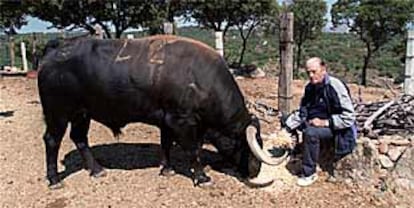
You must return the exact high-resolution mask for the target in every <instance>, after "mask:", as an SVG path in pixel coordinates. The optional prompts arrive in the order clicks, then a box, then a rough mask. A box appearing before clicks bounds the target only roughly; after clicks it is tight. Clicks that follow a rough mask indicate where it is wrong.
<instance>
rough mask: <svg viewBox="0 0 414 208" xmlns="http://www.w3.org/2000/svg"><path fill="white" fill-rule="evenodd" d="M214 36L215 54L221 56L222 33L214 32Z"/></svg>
mask: <svg viewBox="0 0 414 208" xmlns="http://www.w3.org/2000/svg"><path fill="white" fill-rule="evenodd" d="M214 34H215V36H216V51H217V53H219V54H220V55H221V56H223V55H224V47H223V32H221V31H216V32H215V33H214Z"/></svg>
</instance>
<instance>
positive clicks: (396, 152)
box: [388, 147, 405, 162]
mask: <svg viewBox="0 0 414 208" xmlns="http://www.w3.org/2000/svg"><path fill="white" fill-rule="evenodd" d="M404 149H405V147H394V148H391V149H390V150H389V151H388V156H389V158H390V159H391V161H393V162H395V161H397V160H398V158H399V157H400V156H401V153H402V152H403V151H404Z"/></svg>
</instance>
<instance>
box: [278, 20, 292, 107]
mask: <svg viewBox="0 0 414 208" xmlns="http://www.w3.org/2000/svg"><path fill="white" fill-rule="evenodd" d="M279 49H280V74H279V85H278V86H279V88H278V109H279V112H282V113H290V112H291V110H292V98H293V95H292V80H293V76H292V73H293V13H292V12H289V13H283V14H282V15H281V16H280V44H279Z"/></svg>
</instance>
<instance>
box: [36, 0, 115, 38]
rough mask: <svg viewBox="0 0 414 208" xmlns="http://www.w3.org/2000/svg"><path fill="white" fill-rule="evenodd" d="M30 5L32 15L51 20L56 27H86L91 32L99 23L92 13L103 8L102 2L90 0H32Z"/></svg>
mask: <svg viewBox="0 0 414 208" xmlns="http://www.w3.org/2000/svg"><path fill="white" fill-rule="evenodd" d="M28 5H29V13H30V15H32V16H35V17H38V18H39V19H41V20H44V21H48V22H51V23H52V25H53V27H55V28H58V29H64V28H68V30H73V29H77V28H84V29H86V30H88V31H89V32H90V33H91V34H93V33H95V29H94V25H95V24H97V23H99V22H98V20H96V19H95V18H94V16H93V15H92V13H93V12H99V11H100V10H101V9H102V5H101V3H99V2H98V1H90V0H74V1H69V0H66V1H65V0H60V1H59V0H52V1H48V0H30V1H29V3H28ZM104 29H105V30H106V31H107V30H108V29H107V28H105V27H104Z"/></svg>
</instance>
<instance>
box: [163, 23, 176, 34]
mask: <svg viewBox="0 0 414 208" xmlns="http://www.w3.org/2000/svg"><path fill="white" fill-rule="evenodd" d="M163 29H164V33H165V34H168V35H172V34H173V33H174V25H173V23H171V22H164V24H163Z"/></svg>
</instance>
